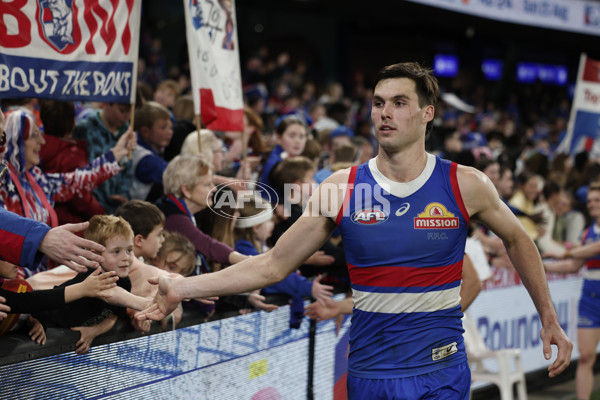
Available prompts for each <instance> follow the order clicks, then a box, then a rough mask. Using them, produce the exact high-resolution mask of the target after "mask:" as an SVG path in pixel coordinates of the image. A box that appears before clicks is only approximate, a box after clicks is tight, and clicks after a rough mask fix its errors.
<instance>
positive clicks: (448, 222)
mask: <svg viewBox="0 0 600 400" xmlns="http://www.w3.org/2000/svg"><path fill="white" fill-rule="evenodd" d="M456 168H457V165H456V164H455V163H450V162H449V161H447V160H442V159H440V158H437V157H435V156H433V155H430V154H428V160H427V165H426V167H425V170H424V171H423V172H422V173H421V175H420V176H419V177H418V178H417V179H415V180H414V181H411V182H408V183H398V182H393V181H391V180H389V179H387V178H386V177H385V176H384V175H383V174H381V172H380V171H379V170H378V169H377V166H376V163H375V159H371V160H370V161H368V162H367V163H365V164H362V165H360V166H358V167H354V168H353V169H352V170H351V173H350V178H349V187H348V189H347V190H346V197H345V199H344V205H343V206H342V208H341V209H340V212H339V214H338V217H337V220H336V223H337V224H338V226H339V228H340V231H341V233H342V238H343V244H344V249H345V253H346V261H347V264H348V269H349V273H350V280H351V284H352V291H353V298H354V311H353V315H352V324H351V330H350V354H349V360H348V373H349V374H350V375H352V376H355V377H359V378H370V379H390V378H402V377H407V376H414V375H420V374H424V373H428V372H432V371H436V370H438V369H442V368H445V367H449V366H453V365H457V364H460V363H461V362H464V361H465V360H466V353H465V350H464V343H463V337H462V334H463V332H464V331H463V329H462V322H461V318H462V315H463V314H462V312H461V310H460V309H461V307H460V304H459V302H460V295H459V292H460V284H461V274H462V260H463V257H464V249H465V241H466V238H467V226H468V224H469V216H468V213H467V211H466V208H465V206H464V203H463V201H462V197H461V195H460V191H459V189H458V183H457V179H456Z"/></svg>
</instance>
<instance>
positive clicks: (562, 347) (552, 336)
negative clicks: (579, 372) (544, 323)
mask: <svg viewBox="0 0 600 400" xmlns="http://www.w3.org/2000/svg"><path fill="white" fill-rule="evenodd" d="M540 337H541V338H542V343H543V351H544V358H545V359H546V360H550V359H551V358H552V347H551V345H555V346H557V347H558V354H557V356H556V360H554V362H553V363H552V365H550V366H549V367H548V376H549V377H550V378H554V377H555V376H557V375H559V374H560V373H561V372H563V371H564V370H565V369H566V368H567V367H568V366H569V364H570V363H571V353H572V352H573V343H571V341H570V340H569V338H568V337H567V335H566V334H565V332H564V331H563V330H562V328H561V327H560V325H559V324H558V322H556V323H554V324H552V325H551V326H549V327H542V330H541V331H540Z"/></svg>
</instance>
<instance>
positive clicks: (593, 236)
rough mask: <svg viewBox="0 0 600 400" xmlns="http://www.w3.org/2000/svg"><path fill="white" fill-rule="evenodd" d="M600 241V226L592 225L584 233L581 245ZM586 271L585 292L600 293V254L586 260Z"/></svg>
mask: <svg viewBox="0 0 600 400" xmlns="http://www.w3.org/2000/svg"><path fill="white" fill-rule="evenodd" d="M599 240H600V226H599V225H597V224H596V223H594V224H592V225H591V226H590V227H589V228H587V229H586V230H585V232H584V233H583V237H582V239H581V244H582V245H585V244H590V243H594V242H597V241H599ZM585 266H586V271H585V273H584V275H583V277H584V281H583V288H584V291H585V290H586V289H587V290H591V291H593V292H600V254H599V255H596V256H594V257H591V258H588V259H586V260H585Z"/></svg>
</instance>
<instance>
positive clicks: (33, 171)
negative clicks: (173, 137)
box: [0, 109, 136, 226]
mask: <svg viewBox="0 0 600 400" xmlns="http://www.w3.org/2000/svg"><path fill="white" fill-rule="evenodd" d="M5 130H6V136H7V146H6V150H5V152H4V153H3V154H2V156H3V158H4V160H7V161H8V163H9V173H8V174H5V175H4V177H3V178H2V185H1V187H0V206H4V207H5V208H6V209H7V210H9V211H12V212H14V213H16V214H19V215H23V216H25V217H28V218H32V219H34V220H36V221H39V222H44V223H46V224H48V225H50V226H57V224H58V221H57V216H56V212H55V211H54V208H53V206H54V203H55V202H56V201H63V202H64V201H67V200H69V199H71V198H72V197H74V196H77V195H81V194H83V193H84V192H89V191H91V190H93V189H94V188H95V187H97V186H98V185H100V184H101V183H102V182H104V181H105V180H107V179H108V178H110V177H112V176H114V175H116V174H117V173H118V172H119V171H120V167H119V163H118V162H117V160H119V159H121V158H123V157H124V156H126V155H127V153H128V152H129V150H132V149H133V148H135V144H136V143H135V135H131V134H124V135H122V136H121V138H120V139H119V141H118V142H117V144H116V145H115V147H113V149H112V150H111V151H109V152H107V153H105V154H103V155H101V156H100V157H98V158H96V159H95V160H94V161H93V162H92V163H91V164H89V165H87V166H85V167H82V168H78V169H76V170H75V171H73V172H67V173H52V174H47V173H44V172H43V171H42V170H41V169H40V168H39V166H38V165H39V164H40V148H41V147H42V146H43V145H44V143H45V139H44V135H43V134H42V132H41V131H40V129H39V127H38V125H37V124H36V123H35V119H34V117H33V115H32V114H31V113H29V112H28V111H27V110H25V109H17V110H14V111H11V112H10V113H8V115H7V116H6V126H5Z"/></svg>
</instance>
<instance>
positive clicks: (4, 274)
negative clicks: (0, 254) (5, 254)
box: [0, 261, 19, 279]
mask: <svg viewBox="0 0 600 400" xmlns="http://www.w3.org/2000/svg"><path fill="white" fill-rule="evenodd" d="M18 270H19V267H17V266H16V265H15V264H11V263H9V262H8V261H0V278H4V279H15V278H16V277H17V272H18Z"/></svg>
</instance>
